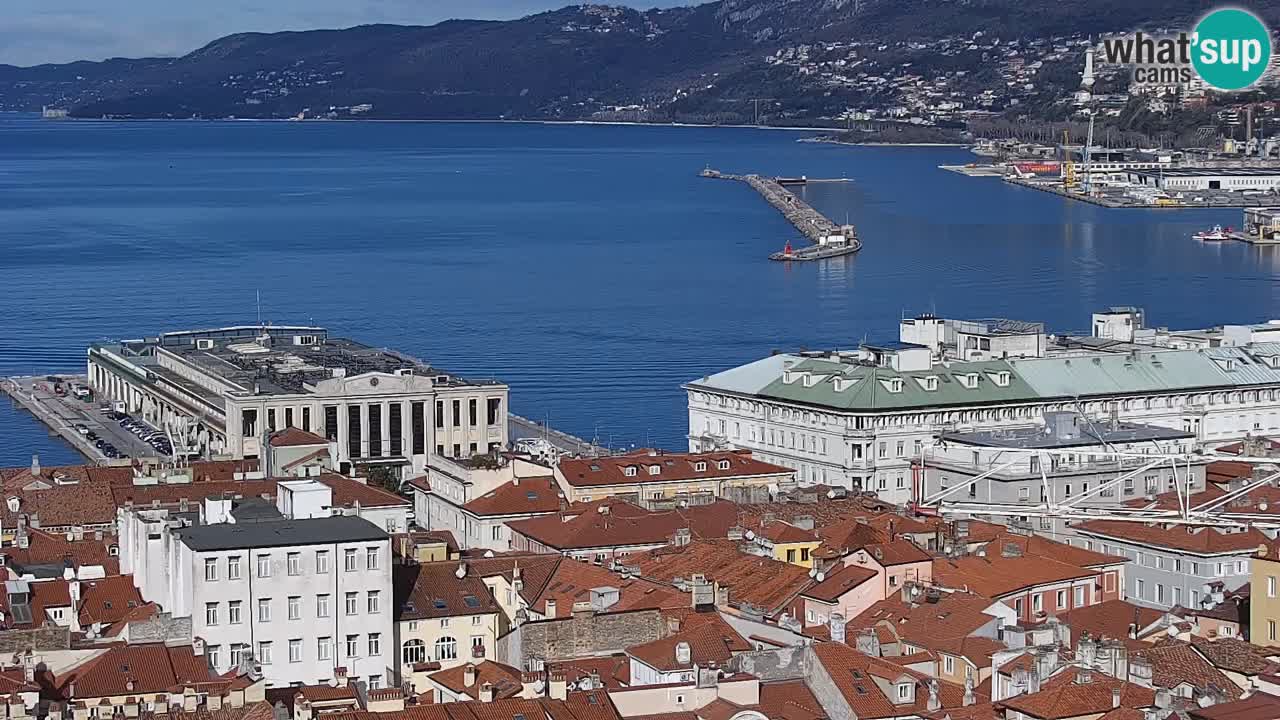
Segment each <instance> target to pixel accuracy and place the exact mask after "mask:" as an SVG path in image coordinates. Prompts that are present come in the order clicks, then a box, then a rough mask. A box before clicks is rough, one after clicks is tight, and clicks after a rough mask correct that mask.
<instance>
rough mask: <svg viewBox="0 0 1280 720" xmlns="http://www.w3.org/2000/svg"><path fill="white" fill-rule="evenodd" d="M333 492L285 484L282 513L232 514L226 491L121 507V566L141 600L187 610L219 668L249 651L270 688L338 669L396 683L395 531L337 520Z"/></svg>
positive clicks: (184, 614)
mask: <svg viewBox="0 0 1280 720" xmlns="http://www.w3.org/2000/svg"><path fill="white" fill-rule="evenodd" d="M331 504H332V498H331V497H330V492H329V488H328V487H327V486H325V485H323V484H322V483H319V482H316V481H313V480H295V481H284V482H280V483H279V492H278V493H277V496H276V509H277V510H278V511H279V513H280V516H281V517H278V518H271V519H261V520H255V519H250V517H253V518H257V517H269V513H263V512H262V511H261V510H262V509H261V508H257V509H255V512H252V513H246V514H245V516H244V518H245V519H243V520H237V517H236V513H235V512H233V510H232V501H231V500H229V499H220V498H208V499H206V500H205V501H204V502H203V504H202V505H201V506H200V508H199V512H198V513H195V515H197V517H192V513H185V514H184V513H175V514H170V513H168V512H167V511H165V510H155V509H134V508H127V509H121V510H120V564H121V572H123V573H132V574H133V576H134V582H135V583H136V584H137V586H138V588H139V590H140V591H141V592H142V596H143V598H144V599H146V600H148V601H153V602H156V603H158V604H159V605H160V606H161V608H162V609H163V611H164V612H167V613H171V614H172V615H173V616H174V617H176V618H190V619H191V627H192V635H193V639H194V638H200V639H201V640H203V641H204V643H205V655H206V657H208V658H209V662H210V663H211V665H212V667H213V668H214V670H216V671H217V672H225V671H227V670H229V669H231V668H234V667H237V666H238V665H239V664H240V662H241V661H242V660H243V659H244V658H245V657H246V656H251V657H252V658H253V660H254V662H255V663H257V664H259V665H261V667H262V672H263V675H264V677H265V678H266V680H267V682H268V684H269V685H272V686H282V685H288V684H290V683H305V684H312V683H325V682H328V681H329V680H330V679H332V678H334V677H335V672H334V671H335V668H340V667H341V668H345V669H346V673H347V676H348V677H355V678H358V679H360V680H363V681H366V682H367V683H368V684H369V686H370V687H385V686H387V685H389V684H394V682H395V681H396V664H395V662H396V661H395V658H396V647H395V635H394V620H393V618H394V613H395V608H394V607H393V599H392V587H391V546H390V536H389V535H388V534H387V533H386V532H384V531H383V530H382V529H380V528H379V527H377V526H375V525H374V524H373V523H370V522H369V521H368V520H365V519H363V518H360V517H355V516H351V515H340V516H331V515H330V510H329V506H330V505H331Z"/></svg>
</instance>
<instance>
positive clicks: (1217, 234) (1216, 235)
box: [1191, 225, 1231, 242]
mask: <svg viewBox="0 0 1280 720" xmlns="http://www.w3.org/2000/svg"><path fill="white" fill-rule="evenodd" d="M1230 233H1231V228H1227V229H1226V230H1223V229H1222V226H1221V225H1214V226H1213V229H1212V230H1203V231H1201V232H1198V233H1196V234H1195V235H1192V236H1191V237H1193V238H1195V239H1196V240H1205V241H1209V242H1217V241H1220V240H1230V239H1231V235H1230Z"/></svg>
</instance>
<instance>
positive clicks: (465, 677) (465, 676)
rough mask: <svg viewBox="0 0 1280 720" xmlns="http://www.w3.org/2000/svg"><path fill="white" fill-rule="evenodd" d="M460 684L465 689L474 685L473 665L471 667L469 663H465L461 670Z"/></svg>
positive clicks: (474, 671) (474, 669)
mask: <svg viewBox="0 0 1280 720" xmlns="http://www.w3.org/2000/svg"><path fill="white" fill-rule="evenodd" d="M462 684H463V685H465V686H466V687H471V686H472V685H475V684H476V666H475V665H472V664H471V663H467V666H466V667H465V668H463V669H462Z"/></svg>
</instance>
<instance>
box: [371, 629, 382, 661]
mask: <svg viewBox="0 0 1280 720" xmlns="http://www.w3.org/2000/svg"><path fill="white" fill-rule="evenodd" d="M381 654H382V634H381V633H369V657H378V656H379V655H381Z"/></svg>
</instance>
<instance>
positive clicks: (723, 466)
mask: <svg viewBox="0 0 1280 720" xmlns="http://www.w3.org/2000/svg"><path fill="white" fill-rule="evenodd" d="M716 467H718V468H720V469H721V470H728V469H729V461H728V460H721V461H720V462H718V463H716Z"/></svg>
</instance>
